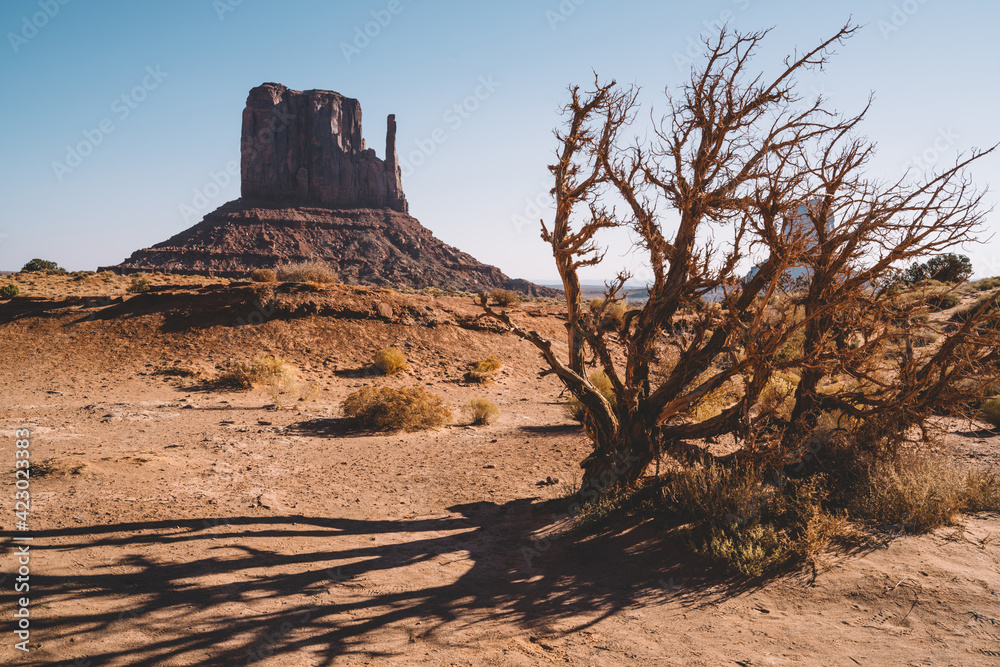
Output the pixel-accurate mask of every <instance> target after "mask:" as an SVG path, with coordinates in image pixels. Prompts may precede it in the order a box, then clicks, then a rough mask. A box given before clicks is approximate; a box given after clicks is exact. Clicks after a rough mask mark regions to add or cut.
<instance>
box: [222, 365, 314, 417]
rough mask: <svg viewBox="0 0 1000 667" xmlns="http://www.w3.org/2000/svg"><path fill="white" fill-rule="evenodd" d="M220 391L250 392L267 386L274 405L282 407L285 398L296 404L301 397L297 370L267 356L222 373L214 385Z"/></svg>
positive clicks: (231, 367) (227, 369) (231, 366)
mask: <svg viewBox="0 0 1000 667" xmlns="http://www.w3.org/2000/svg"><path fill="white" fill-rule="evenodd" d="M213 384H215V385H216V386H217V387H221V388H228V389H237V390H246V389H253V388H254V387H255V386H258V385H263V386H266V387H267V388H268V390H269V391H270V392H271V397H272V398H273V399H274V404H275V405H276V406H277V407H281V401H282V399H284V398H291V399H292V400H294V399H295V398H298V396H299V395H300V393H301V384H300V380H299V378H298V375H297V374H296V372H295V369H294V368H293V367H292V366H291V364H289V363H288V362H287V361H285V360H284V359H282V358H281V357H276V356H274V355H267V356H263V357H257V358H256V359H254V360H253V361H251V362H250V363H243V362H237V363H231V364H229V366H228V367H227V368H226V369H225V370H223V371H222V372H221V373H219V374H218V375H217V376H216V378H215V380H214V383H213Z"/></svg>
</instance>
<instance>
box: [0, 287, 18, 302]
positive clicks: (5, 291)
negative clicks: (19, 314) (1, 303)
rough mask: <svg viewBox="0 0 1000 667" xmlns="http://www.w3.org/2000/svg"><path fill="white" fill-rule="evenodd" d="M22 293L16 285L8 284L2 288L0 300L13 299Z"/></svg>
mask: <svg viewBox="0 0 1000 667" xmlns="http://www.w3.org/2000/svg"><path fill="white" fill-rule="evenodd" d="M20 293H21V290H20V289H19V288H18V286H17V285H15V284H14V283H8V284H6V285H4V286H3V287H0V299H13V298H14V297H15V296H17V295H18V294H20Z"/></svg>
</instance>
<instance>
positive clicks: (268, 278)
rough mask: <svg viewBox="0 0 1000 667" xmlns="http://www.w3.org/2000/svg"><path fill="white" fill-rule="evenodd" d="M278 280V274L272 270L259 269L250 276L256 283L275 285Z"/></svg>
mask: <svg viewBox="0 0 1000 667" xmlns="http://www.w3.org/2000/svg"><path fill="white" fill-rule="evenodd" d="M277 279H278V274H276V273H275V272H274V271H273V270H272V269H257V270H256V271H254V272H252V273H251V274H250V280H252V281H253V282H255V283H273V282H274V281H275V280H277Z"/></svg>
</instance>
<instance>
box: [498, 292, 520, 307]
mask: <svg viewBox="0 0 1000 667" xmlns="http://www.w3.org/2000/svg"><path fill="white" fill-rule="evenodd" d="M490 298H491V299H493V303H495V304H496V305H498V306H504V307H509V306H516V305H517V304H519V303H521V295H520V294H518V293H517V292H515V291H514V290H509V289H495V290H493V291H492V292H490Z"/></svg>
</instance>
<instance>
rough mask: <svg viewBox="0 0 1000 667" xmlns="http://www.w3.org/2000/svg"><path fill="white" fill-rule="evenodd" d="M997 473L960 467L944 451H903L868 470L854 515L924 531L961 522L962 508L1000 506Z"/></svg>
mask: <svg viewBox="0 0 1000 667" xmlns="http://www.w3.org/2000/svg"><path fill="white" fill-rule="evenodd" d="M997 481H998V479H997V475H996V474H995V473H992V472H983V471H977V470H969V469H966V468H961V467H959V466H957V465H955V464H954V463H952V462H949V461H947V460H946V459H944V458H943V457H932V456H929V455H926V454H908V455H900V456H897V457H895V458H894V459H891V460H888V461H878V462H875V463H872V464H870V465H869V467H868V469H867V470H866V471H865V474H864V477H863V482H862V485H861V488H860V489H858V491H859V492H858V493H857V494H856V496H855V497H854V498H853V499H852V502H851V503H850V508H849V510H850V512H851V516H853V517H855V518H858V519H862V520H864V521H866V522H868V523H871V524H874V525H877V526H898V527H899V528H901V529H903V530H905V531H907V532H912V533H923V532H927V531H930V530H933V529H935V528H938V527H940V526H951V525H955V524H956V523H958V520H959V516H960V515H961V514H962V513H963V512H970V511H971V512H978V511H997V510H1000V490H998V489H997V486H996V484H997Z"/></svg>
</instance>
